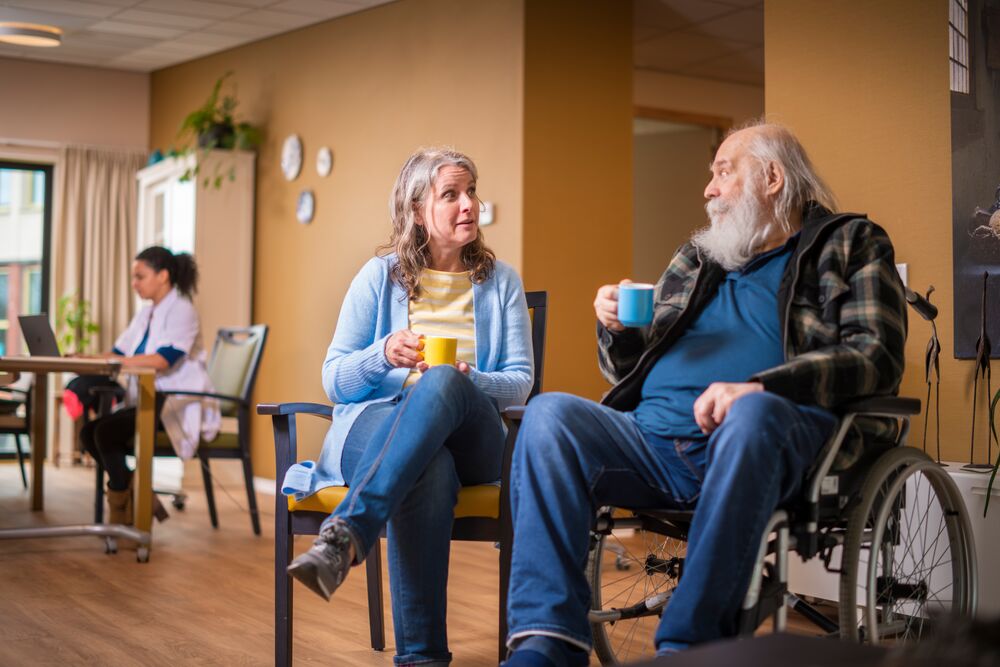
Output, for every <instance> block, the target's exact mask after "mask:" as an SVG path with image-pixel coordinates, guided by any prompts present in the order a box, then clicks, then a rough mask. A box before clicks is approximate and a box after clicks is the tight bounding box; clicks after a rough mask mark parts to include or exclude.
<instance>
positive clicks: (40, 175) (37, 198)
mask: <svg viewBox="0 0 1000 667" xmlns="http://www.w3.org/2000/svg"><path fill="white" fill-rule="evenodd" d="M28 201H30V202H31V204H32V206H35V207H37V208H41V207H42V206H43V205H44V204H45V172H44V171H36V172H34V173H33V174H32V177H31V196H30V197H28Z"/></svg>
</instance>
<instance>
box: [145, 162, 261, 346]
mask: <svg viewBox="0 0 1000 667" xmlns="http://www.w3.org/2000/svg"><path fill="white" fill-rule="evenodd" d="M254 161H255V154H254V153H251V152H246V151H212V152H211V153H209V154H207V155H201V154H198V153H192V154H189V155H185V156H182V157H171V158H166V159H164V160H163V161H161V162H158V163H156V164H154V165H152V166H149V167H146V168H145V169H142V170H141V171H140V172H139V175H138V181H139V215H138V229H137V230H136V250H137V251H139V250H142V249H143V248H146V247H148V246H151V245H162V246H165V247H167V248H169V249H170V250H172V251H174V252H190V253H192V254H193V255H194V257H195V260H197V262H198V271H199V274H200V278H199V281H198V294H197V296H196V297H195V300H194V302H195V305H196V306H197V308H198V313H199V316H200V317H201V329H202V335H203V337H204V342H205V346H206V348H207V349H208V350H209V351H210V350H211V346H212V342H213V341H214V340H215V332H216V331H217V330H218V329H219V328H220V327H232V326H248V325H250V324H251V321H250V318H251V307H252V305H253V235H254ZM195 166H198V167H199V174H198V175H197V176H195V177H194V178H192V179H191V180H187V181H182V180H181V178H182V177H183V175H184V173H185V172H186V171H187V170H189V169H192V168H194V167H195ZM230 170H232V174H233V180H230V179H229V173H230ZM215 174H220V175H221V176H222V183H221V185H220V187H218V188H216V187H214V186H213V185H211V184H210V185H209V186H208V187H205V186H204V185H203V184H202V182H201V181H202V180H203V179H204V178H205V177H210V178H211V177H212V176H213V175H215Z"/></svg>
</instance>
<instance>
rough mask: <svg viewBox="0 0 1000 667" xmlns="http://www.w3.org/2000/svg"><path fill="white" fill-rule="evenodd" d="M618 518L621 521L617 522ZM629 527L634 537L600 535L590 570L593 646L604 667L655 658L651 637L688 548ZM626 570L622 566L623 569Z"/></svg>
mask: <svg viewBox="0 0 1000 667" xmlns="http://www.w3.org/2000/svg"><path fill="white" fill-rule="evenodd" d="M616 518H619V519H620V517H616ZM629 519H631V517H626V518H625V520H624V521H619V523H618V525H619V526H620V525H622V524H625V523H626V522H628V525H629V527H630V528H631V527H632V526H636V527H634V528H631V532H628V533H622V532H620V531H610V532H607V533H604V532H602V533H601V534H600V538H599V539H598V540H597V542H595V547H594V549H593V550H592V552H591V556H590V564H589V565H588V577H589V579H590V582H591V591H592V605H591V607H592V611H591V612H590V615H589V620H590V623H591V628H592V630H593V634H594V646H595V651H596V652H597V654H598V657H599V658H600V659H601V661H602V662H603V663H604V664H610V663H612V662H626V661H632V660H638V659H642V658H649V657H652V656H653V655H654V653H655V647H654V644H653V635H654V633H655V632H656V628H657V625H658V624H659V620H660V615H661V613H663V610H664V608H665V606H666V605H667V603H668V600H669V597H670V592H671V591H672V590H673V588H674V587H675V586H676V584H677V581H676V573H677V571H678V569H679V558H680V557H681V556H682V555H683V553H684V550H685V548H686V545H685V544H684V543H683V542H680V541H677V540H675V539H673V538H669V537H665V536H663V535H659V534H656V533H654V532H652V531H649V530H645V529H644V528H643V527H642V523H641V522H639V521H629ZM622 566H624V568H627V569H624V568H623V567H622Z"/></svg>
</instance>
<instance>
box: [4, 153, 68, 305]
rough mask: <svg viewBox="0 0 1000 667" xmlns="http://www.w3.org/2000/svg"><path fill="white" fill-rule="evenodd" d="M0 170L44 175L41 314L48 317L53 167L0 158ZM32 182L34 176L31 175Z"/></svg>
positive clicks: (50, 278) (50, 273)
mask: <svg viewBox="0 0 1000 667" xmlns="http://www.w3.org/2000/svg"><path fill="white" fill-rule="evenodd" d="M0 169H14V170H20V171H28V172H38V171H40V172H43V173H44V174H45V195H44V197H43V200H42V206H43V208H42V257H41V261H40V262H39V264H40V265H41V271H42V295H41V296H42V299H41V312H42V313H45V314H46V315H49V314H50V313H49V305H50V301H49V291H50V290H51V288H52V198H53V190H54V181H53V178H52V177H53V173H54V171H55V169H54V165H52V164H45V163H40V162H22V161H18V160H7V159H3V158H0ZM31 178H32V180H34V178H35V176H34V174H31Z"/></svg>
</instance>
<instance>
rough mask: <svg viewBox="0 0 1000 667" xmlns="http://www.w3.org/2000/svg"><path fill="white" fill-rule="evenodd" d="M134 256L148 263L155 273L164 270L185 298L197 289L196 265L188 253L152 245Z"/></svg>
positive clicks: (189, 296)
mask: <svg viewBox="0 0 1000 667" xmlns="http://www.w3.org/2000/svg"><path fill="white" fill-rule="evenodd" d="M135 258H136V260H138V261H141V262H145V263H146V264H148V265H149V266H150V267H151V268H152V269H153V271H156V272H157V273H159V272H160V271H166V272H167V275H168V276H170V284H171V285H173V286H174V287H176V288H177V291H178V292H180V293H181V294H183V295H184V296H186V297H187V298H189V299H190V298H191V297H192V296H194V293H195V292H197V291H198V265H197V264H195V261H194V257H192V256H191V255H189V254H188V253H186V252H179V253H177V254H176V255H175V254H174V253H172V252H170V251H169V250H167V249H166V248H164V247H163V246H158V245H154V246H150V247H148V248H146V249H145V250H143V251H142V252H140V253H139V254H138V255H136V256H135Z"/></svg>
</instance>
